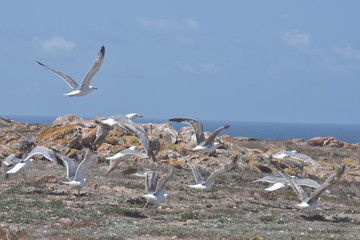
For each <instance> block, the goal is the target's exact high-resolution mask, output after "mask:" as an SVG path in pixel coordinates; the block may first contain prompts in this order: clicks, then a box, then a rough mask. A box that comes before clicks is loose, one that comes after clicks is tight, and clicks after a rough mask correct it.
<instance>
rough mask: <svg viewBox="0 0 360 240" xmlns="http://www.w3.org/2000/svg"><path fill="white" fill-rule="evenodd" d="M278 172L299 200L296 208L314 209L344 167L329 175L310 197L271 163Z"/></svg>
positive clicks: (335, 181)
mask: <svg viewBox="0 0 360 240" xmlns="http://www.w3.org/2000/svg"><path fill="white" fill-rule="evenodd" d="M271 163H272V164H273V165H274V166H275V167H276V168H277V169H278V170H279V173H280V174H281V176H282V177H283V178H284V179H285V180H286V181H287V182H288V183H289V184H290V186H291V187H292V189H293V190H294V191H295V193H296V195H297V196H298V198H299V199H300V201H301V203H300V204H298V205H297V206H298V207H300V208H302V209H314V208H316V207H317V206H319V204H320V195H321V194H322V193H323V192H324V191H325V190H327V189H328V188H330V187H332V186H333V185H334V184H336V183H337V182H338V181H339V180H340V178H341V177H342V176H343V175H344V173H345V165H343V166H342V167H341V168H339V169H338V170H337V171H336V172H335V173H333V174H331V175H330V176H329V177H328V178H327V179H326V180H325V182H324V183H323V184H321V185H320V187H318V188H316V189H315V190H314V192H312V193H311V195H310V197H309V196H308V195H307V194H306V192H305V191H304V189H303V188H302V187H301V186H300V185H299V184H298V183H297V182H296V181H294V179H293V178H292V177H291V176H289V175H288V174H287V173H286V172H284V170H282V169H281V168H280V167H279V166H278V165H277V164H276V163H275V162H271Z"/></svg>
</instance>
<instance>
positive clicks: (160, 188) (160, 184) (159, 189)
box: [154, 168, 174, 194]
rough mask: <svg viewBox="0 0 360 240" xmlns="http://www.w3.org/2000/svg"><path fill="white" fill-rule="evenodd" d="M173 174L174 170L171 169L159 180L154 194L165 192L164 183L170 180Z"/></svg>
mask: <svg viewBox="0 0 360 240" xmlns="http://www.w3.org/2000/svg"><path fill="white" fill-rule="evenodd" d="M173 173H174V168H171V170H170V172H169V173H168V174H167V175H166V176H164V177H162V178H161V180H160V181H159V182H158V184H157V186H156V190H155V193H154V194H158V193H163V192H164V190H165V185H166V183H167V182H168V181H169V180H170V178H171V177H172V175H173Z"/></svg>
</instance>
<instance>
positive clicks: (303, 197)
mask: <svg viewBox="0 0 360 240" xmlns="http://www.w3.org/2000/svg"><path fill="white" fill-rule="evenodd" d="M270 163H272V164H273V166H275V167H276V168H277V169H278V170H279V173H280V175H281V176H282V177H283V178H284V179H285V180H286V181H287V182H288V183H289V184H290V186H291V187H292V189H293V190H294V192H295V193H296V195H297V196H298V198H299V199H300V201H301V202H307V201H308V199H309V197H308V195H307V194H306V192H305V191H304V189H303V188H302V187H301V186H300V185H299V184H297V183H296V182H295V181H294V179H293V178H292V177H291V176H289V175H288V174H287V173H286V172H284V171H283V170H282V169H281V168H280V167H279V166H278V165H277V164H276V163H275V162H273V161H271V162H270Z"/></svg>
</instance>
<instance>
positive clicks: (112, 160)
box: [2, 46, 345, 209]
mask: <svg viewBox="0 0 360 240" xmlns="http://www.w3.org/2000/svg"><path fill="white" fill-rule="evenodd" d="M104 56H105V47H104V46H102V47H101V49H100V52H99V54H98V57H97V59H96V60H95V63H94V64H93V66H92V67H91V69H90V70H89V71H88V73H87V74H86V75H85V77H84V79H83V80H82V82H81V84H80V85H79V84H78V83H76V82H75V81H74V80H73V79H72V78H71V77H70V76H68V75H66V74H64V73H62V72H60V71H57V70H55V69H53V68H50V67H48V66H46V65H44V64H42V63H40V62H38V61H37V63H38V64H40V65H41V66H42V67H44V68H45V69H47V70H50V71H52V72H54V73H55V74H56V75H58V76H59V77H60V78H62V79H64V80H65V82H66V83H67V84H68V85H69V86H70V87H71V88H72V91H71V92H69V93H67V94H65V95H66V96H69V97H80V96H85V95H87V94H89V93H90V92H92V91H93V90H96V89H97V88H96V87H93V86H90V81H91V79H92V78H93V76H94V75H95V74H96V72H97V71H98V70H99V69H100V66H101V65H102V63H103V61H104ZM138 117H142V115H139V114H136V113H131V114H127V115H118V116H112V117H107V118H100V119H97V120H96V121H95V122H96V123H97V132H96V138H95V140H94V141H93V142H92V143H90V144H89V145H86V146H84V147H85V156H84V158H83V159H82V160H81V162H80V163H78V162H77V161H74V160H73V159H71V158H69V157H68V156H67V155H66V154H67V153H65V154H63V153H61V152H59V151H57V150H55V149H52V148H51V149H49V148H46V147H43V146H37V147H35V148H34V149H33V150H32V151H31V152H30V153H29V154H28V155H27V156H26V157H24V158H23V159H18V158H16V156H15V155H14V154H10V155H9V156H8V157H7V158H6V159H5V160H4V161H3V162H2V168H3V172H4V173H5V178H6V179H7V178H8V177H9V174H15V173H18V172H19V171H20V170H21V169H26V168H29V167H30V166H31V165H32V163H33V162H34V158H33V157H34V156H35V155H42V156H43V157H44V158H46V159H47V160H49V161H52V162H56V163H58V164H59V165H62V166H65V167H66V176H67V179H68V181H67V182H64V184H67V185H69V186H70V187H72V188H75V189H77V190H78V195H79V194H80V189H81V188H83V187H84V186H85V185H86V183H87V180H86V178H85V176H86V174H87V172H88V170H89V169H90V167H91V166H92V164H93V162H94V160H95V159H96V158H97V155H96V154H95V153H94V150H95V151H96V148H97V147H99V146H100V145H101V144H102V143H103V142H104V141H105V140H106V136H107V135H108V134H109V132H110V131H111V129H112V128H113V127H114V126H119V127H120V128H121V129H122V130H123V131H125V132H126V133H128V134H130V135H133V136H135V138H136V139H137V140H138V141H139V143H140V144H141V146H142V148H143V151H144V152H142V151H140V150H139V149H138V148H137V147H136V146H132V147H130V148H127V149H123V150H122V151H120V152H118V153H117V154H115V155H113V156H111V157H107V158H106V159H107V160H109V168H108V170H107V171H106V174H109V173H111V172H112V171H113V170H114V169H116V168H117V167H118V166H119V163H120V162H122V161H128V160H129V159H130V157H131V156H134V155H136V156H139V157H141V158H149V159H152V160H153V161H154V162H155V163H156V162H157V160H156V157H155V153H154V151H153V149H151V147H150V144H149V138H148V136H147V134H146V131H145V130H144V128H142V127H141V126H140V125H139V124H136V123H135V122H134V121H133V120H134V119H136V118H138ZM169 121H172V122H177V123H185V124H189V125H190V126H191V127H192V128H193V130H194V132H195V138H196V146H195V147H194V148H191V149H188V150H190V151H196V152H199V153H200V154H211V153H213V152H214V151H215V150H216V149H217V148H218V147H219V146H220V145H221V141H220V140H218V139H216V137H217V135H218V134H219V133H220V132H221V131H223V130H224V129H227V128H229V127H230V126H229V125H225V126H222V127H219V128H218V129H216V130H215V131H214V132H213V133H211V134H210V135H209V136H208V137H205V133H204V131H203V124H202V123H201V122H199V121H196V120H193V119H189V118H172V119H169ZM80 130H81V129H80ZM80 130H79V131H78V132H76V133H75V135H74V139H73V140H74V142H71V143H70V144H69V147H73V146H75V145H76V144H77V142H78V141H79V139H81V131H80ZM241 154H246V152H245V151H242V152H241ZM286 157H290V158H294V159H298V160H301V161H304V162H308V163H311V164H314V165H316V166H318V165H319V163H317V162H316V161H314V160H313V159H311V158H310V157H308V156H306V155H304V154H301V153H297V152H296V151H280V152H278V153H276V154H274V155H273V156H269V158H275V159H283V158H286ZM183 159H184V163H186V164H187V165H188V166H189V167H190V169H191V171H192V173H193V175H194V179H195V182H196V184H193V185H188V187H190V188H192V189H195V190H199V191H211V190H212V189H213V185H214V183H215V180H216V178H218V177H219V176H220V175H223V174H226V173H227V172H229V171H231V170H234V169H237V168H239V166H238V159H239V155H236V156H234V157H232V158H231V160H230V161H229V162H228V163H225V164H224V165H223V166H222V167H220V168H218V169H216V170H215V171H214V172H212V173H211V174H210V176H209V177H208V178H207V179H206V180H205V179H204V177H203V176H202V174H201V173H200V170H199V168H198V167H197V166H195V165H194V164H193V163H192V162H191V160H190V159H188V158H186V157H185V156H183ZM270 163H272V165H273V166H274V168H275V169H277V170H278V171H279V174H280V175H281V176H282V177H281V178H279V177H275V176H266V177H264V178H262V179H259V180H256V181H255V182H268V183H272V184H273V185H272V186H270V187H268V188H265V191H276V190H278V189H280V188H283V187H286V186H290V187H291V188H292V189H293V191H294V192H295V193H296V194H297V196H298V197H299V199H300V201H301V203H300V204H298V205H297V206H298V207H300V208H304V209H313V208H316V207H317V206H318V205H319V203H320V195H321V194H322V193H323V192H324V191H326V190H327V189H328V188H330V187H331V186H333V185H334V184H336V182H338V181H339V179H340V178H341V177H342V175H344V172H345V166H342V167H341V168H340V169H338V170H337V171H336V172H335V173H334V174H332V175H331V176H329V177H328V178H327V180H326V181H325V182H324V183H322V184H321V185H320V184H319V183H317V182H316V181H314V180H312V179H308V178H307V179H299V178H295V177H292V176H289V175H288V174H287V173H286V172H284V170H283V169H282V168H280V167H279V166H278V165H277V164H276V163H275V162H274V161H270ZM11 167H12V168H11ZM10 168H11V169H10ZM130 172H131V171H130ZM174 172H175V170H174V168H173V167H172V168H171V169H170V171H169V172H168V173H167V174H166V175H165V176H163V177H162V178H161V179H159V173H158V172H156V171H152V170H145V171H142V172H139V171H134V172H131V173H132V174H134V175H137V176H140V177H143V178H144V179H145V194H143V195H141V196H142V197H143V198H145V199H146V204H145V206H144V207H146V206H147V204H152V205H155V206H158V205H159V204H160V203H162V202H163V201H165V200H166V199H167V197H168V194H167V193H166V192H165V186H166V184H167V183H168V181H169V180H170V179H171V178H172V176H173V175H174ZM302 186H308V187H311V188H314V189H315V190H314V191H313V193H312V194H311V195H310V196H308V195H307V194H306V192H305V191H304V189H303V188H302Z"/></svg>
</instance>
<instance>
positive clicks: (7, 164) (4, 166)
mask: <svg viewBox="0 0 360 240" xmlns="http://www.w3.org/2000/svg"><path fill="white" fill-rule="evenodd" d="M20 161H21V159H19V158H17V157H16V156H15V154H10V155H9V156H7V157H6V159H5V160H4V161H3V162H2V163H1V167H2V169H3V172H4V174H5V179H8V178H9V174H7V171H8V169H9V168H10V167H11V166H12V165H13V164H16V163H18V162H20Z"/></svg>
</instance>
